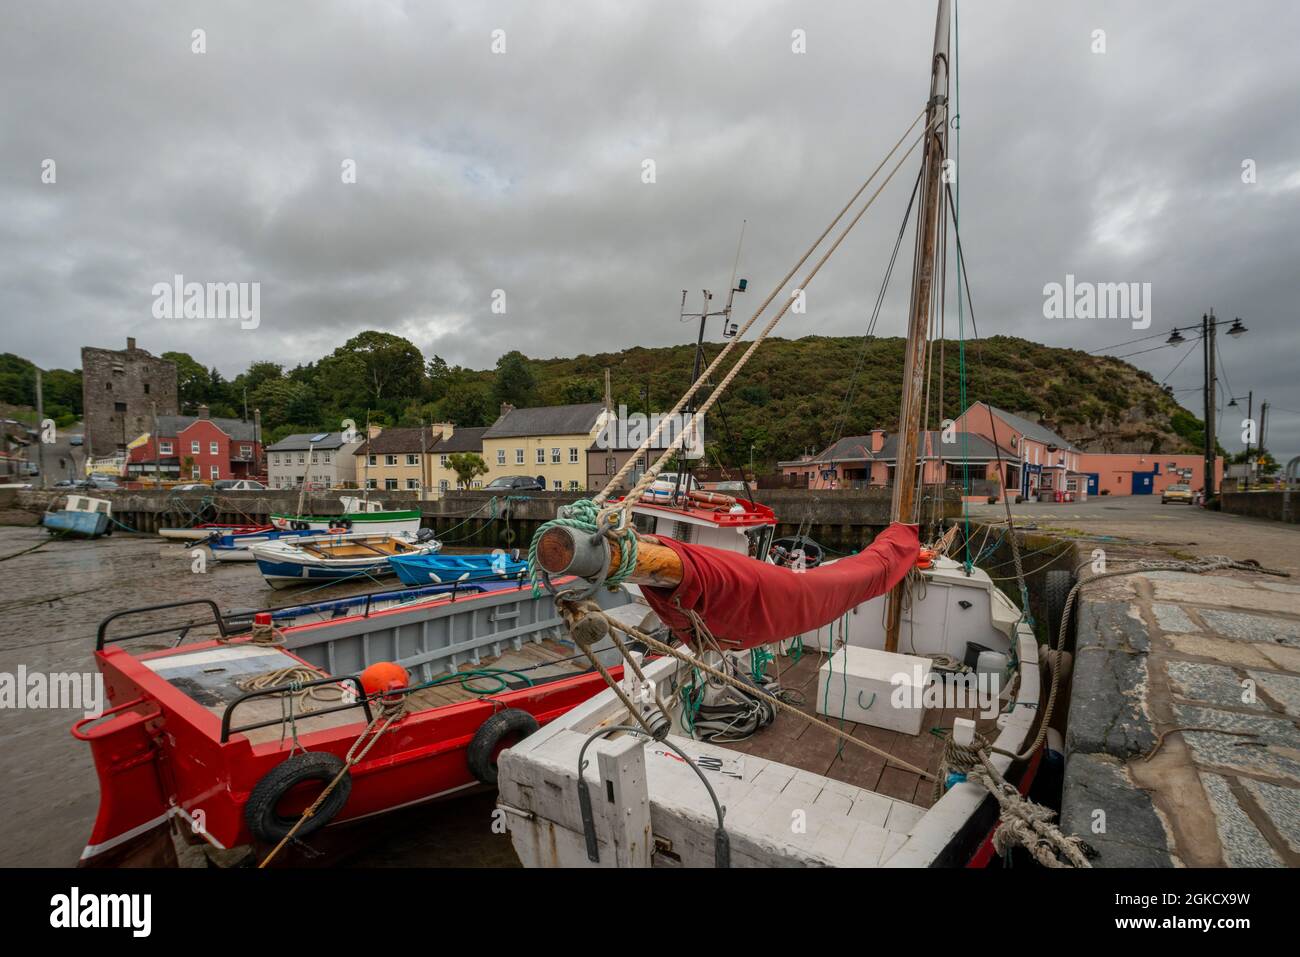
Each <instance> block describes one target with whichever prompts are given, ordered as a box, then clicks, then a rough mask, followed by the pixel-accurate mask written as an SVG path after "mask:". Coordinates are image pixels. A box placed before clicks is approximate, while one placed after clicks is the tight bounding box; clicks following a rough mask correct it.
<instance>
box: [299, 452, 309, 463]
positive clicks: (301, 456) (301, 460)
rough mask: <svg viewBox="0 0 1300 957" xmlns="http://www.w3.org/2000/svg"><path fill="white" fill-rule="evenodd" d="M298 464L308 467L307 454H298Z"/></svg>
mask: <svg viewBox="0 0 1300 957" xmlns="http://www.w3.org/2000/svg"><path fill="white" fill-rule="evenodd" d="M298 464H299V465H306V464H307V454H306V453H305V452H299V453H298Z"/></svg>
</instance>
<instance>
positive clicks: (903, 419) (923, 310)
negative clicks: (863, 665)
mask: <svg viewBox="0 0 1300 957" xmlns="http://www.w3.org/2000/svg"><path fill="white" fill-rule="evenodd" d="M949 13H950V4H949V3H948V0H940V3H939V11H938V14H937V16H936V17H935V25H934V53H933V54H932V56H931V58H930V100H929V102H928V103H927V104H926V108H925V134H924V135H925V154H924V157H923V159H922V161H921V190H922V192H921V203H920V218H918V219H917V221H916V248H917V258H916V260H915V263H916V268H915V271H914V272H913V274H912V300H911V301H912V314H911V316H910V317H909V320H908V335H907V347H906V353H905V356H904V358H905V362H904V367H903V396H902V399H903V401H902V405H901V408H900V410H899V417H898V455H897V458H896V459H895V468H894V492H893V501H892V503H891V507H890V517H891V518H892V520H893V521H895V522H911V521H912V520H913V519H912V513H913V511H914V510H915V507H916V480H917V475H916V471H917V470H916V463H917V453H918V440H919V434H918V433H919V430H920V428H921V406H922V399H923V395H924V391H925V369H926V362H925V355H926V346H927V336H928V330H929V322H930V302H931V298H932V296H933V294H934V279H935V268H934V259H935V246H936V243H937V234H938V231H939V208H940V197H941V196H942V185H941V183H940V181H939V175H940V173H941V172H942V167H943V160H944V156H945V155H946V154H947V149H946V145H947V131H948V122H947V118H948V34H949ZM905 585H906V583H905V582H900V583H899V584H898V585H897V586H895V587H894V590H893V591H891V592H890V593H889V604H888V606H887V612H886V615H887V617H886V620H885V650H886V651H894V652H896V651H898V629H899V623H900V622H901V621H902V614H903V588H904V587H905Z"/></svg>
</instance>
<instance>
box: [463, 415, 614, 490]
mask: <svg viewBox="0 0 1300 957" xmlns="http://www.w3.org/2000/svg"><path fill="white" fill-rule="evenodd" d="M607 414H608V413H607V412H606V411H605V406H604V404H603V403H600V402H585V403H582V404H580V405H548V406H540V407H538V408H533V409H516V408H514V407H513V406H511V405H509V404H508V403H504V404H503V405H502V407H501V416H500V418H498V419H497V420H496V422H494V423H492V425H490V426H489V427H488V428H487V429H486V430H485V431H484V433H483V451H482V453H481V454H482V456H483V459H484V461H486V462H487V465H488V469H489V470H490V471H489V474H488V476H487V478H488V479H489V480H490V479H496V478H501V477H503V476H507V475H527V476H531V477H533V478H537V477H540V478H541V479H542V480H543V482H544V483H545V485H546V488H547V489H548V490H552V491H557V492H558V491H573V492H577V491H583V490H585V489H586V488H587V450H588V449H589V448H590V447H591V443H592V442H593V441H594V440H595V437H596V433H597V432H599V431H600V427H601V426H602V425H604V421H605V419H604V417H605V416H606V415H607Z"/></svg>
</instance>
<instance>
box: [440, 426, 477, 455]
mask: <svg viewBox="0 0 1300 957" xmlns="http://www.w3.org/2000/svg"><path fill="white" fill-rule="evenodd" d="M486 431H487V426H480V427H476V428H472V429H454V430H453V431H452V433H451V438H449V439H439V440H438V444H437V445H435V446H434V447H433V448H432V449H430V450H429V451H431V452H437V453H438V454H439V455H450V454H452V453H453V452H482V451H483V433H484V432H486Z"/></svg>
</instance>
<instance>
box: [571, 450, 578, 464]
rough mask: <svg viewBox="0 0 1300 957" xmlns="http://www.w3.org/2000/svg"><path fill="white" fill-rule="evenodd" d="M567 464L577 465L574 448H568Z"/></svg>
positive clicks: (576, 455) (576, 451)
mask: <svg viewBox="0 0 1300 957" xmlns="http://www.w3.org/2000/svg"><path fill="white" fill-rule="evenodd" d="M569 464H570V465H577V464H578V450H577V449H576V448H573V447H572V446H570V448H569Z"/></svg>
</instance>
